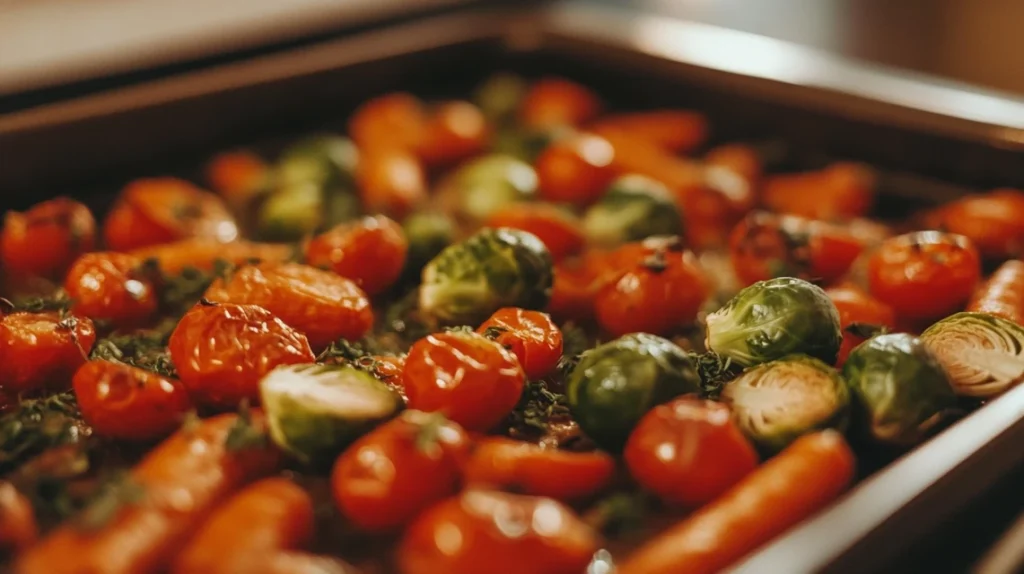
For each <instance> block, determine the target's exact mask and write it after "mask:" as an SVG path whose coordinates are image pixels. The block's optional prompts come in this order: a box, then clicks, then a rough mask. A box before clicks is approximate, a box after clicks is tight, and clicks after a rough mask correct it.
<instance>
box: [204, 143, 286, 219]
mask: <svg viewBox="0 0 1024 574" xmlns="http://www.w3.org/2000/svg"><path fill="white" fill-rule="evenodd" d="M269 175H270V166H268V165H267V163H266V162H265V161H263V159H262V158H261V157H260V156H258V155H256V154H254V153H252V152H248V151H241V150H239V151H230V152H225V153H222V154H219V155H218V156H217V157H215V158H213V160H212V161H211V162H210V164H209V165H208V166H206V180H207V181H209V182H210V187H212V188H213V190H214V191H216V192H217V193H219V194H220V195H221V197H223V198H224V199H225V200H226V201H227V202H228V203H229V204H231V205H234V206H241V205H244V204H245V202H246V201H248V200H249V199H250V198H251V197H252V196H253V194H254V193H255V192H257V191H258V190H259V189H260V188H261V187H263V186H264V185H265V184H266V182H267V178H268V177H269Z"/></svg>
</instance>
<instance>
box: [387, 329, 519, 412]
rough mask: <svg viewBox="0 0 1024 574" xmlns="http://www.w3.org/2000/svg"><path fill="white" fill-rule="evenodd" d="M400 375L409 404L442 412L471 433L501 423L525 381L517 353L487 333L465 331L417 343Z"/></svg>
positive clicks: (435, 335)
mask: <svg viewBox="0 0 1024 574" xmlns="http://www.w3.org/2000/svg"><path fill="white" fill-rule="evenodd" d="M402 379H404V380H405V392H406V394H407V395H408V397H409V408H412V409H418V410H421V411H427V412H435V411H437V412H441V413H443V414H444V415H445V416H447V417H448V418H450V419H452V420H453V421H455V422H457V423H459V424H460V425H462V426H463V427H464V428H465V429H466V430H468V431H488V430H490V429H492V428H493V427H494V426H495V425H497V424H498V423H499V422H501V420H502V419H503V418H504V417H505V416H506V415H507V414H508V413H509V412H511V411H512V409H513V408H514V407H515V406H516V403H518V402H519V396H520V395H521V394H522V392H523V387H524V385H525V374H524V373H523V368H522V367H521V366H520V365H519V361H518V360H517V359H516V357H515V355H513V354H512V353H510V352H509V351H507V350H505V348H504V347H502V346H501V345H499V344H498V343H496V342H494V341H492V340H490V339H488V338H486V337H484V336H483V335H479V334H477V333H468V332H461V331H452V332H448V333H437V334H434V335H428V336H426V337H424V338H422V339H420V340H419V341H417V342H416V343H414V344H413V346H412V348H411V349H409V356H408V357H407V358H406V359H405V369H404V370H403V372H402Z"/></svg>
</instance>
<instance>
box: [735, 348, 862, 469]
mask: <svg viewBox="0 0 1024 574" xmlns="http://www.w3.org/2000/svg"><path fill="white" fill-rule="evenodd" d="M721 400H722V401H723V402H725V403H726V404H728V405H729V406H730V407H731V408H732V413H733V418H734V419H735V420H736V424H737V425H738V426H739V427H740V430H742V431H743V432H744V434H746V435H747V437H748V438H750V440H751V441H752V442H753V443H754V444H756V445H757V446H758V447H759V448H760V449H762V451H765V452H768V453H776V452H778V451H780V450H782V449H783V448H785V447H786V446H787V445H789V443H791V442H793V441H794V440H796V439H797V438H799V437H800V435H803V434H806V433H808V432H811V431H814V430H819V429H823V428H835V429H839V430H844V429H845V428H846V423H847V420H848V418H849V410H850V391H849V389H848V388H847V386H846V383H845V382H844V381H843V379H842V378H841V377H840V376H839V373H838V372H836V370H835V369H833V368H832V367H830V366H828V365H826V364H825V363H822V362H821V361H819V360H818V359H813V358H811V357H808V356H806V355H791V356H789V357H784V358H782V359H779V360H776V361H772V362H770V363H764V364H761V365H757V366H756V367H751V368H749V369H747V370H746V371H744V372H743V373H742V374H741V375H740V376H738V377H736V378H735V379H734V380H732V381H730V382H728V383H726V384H725V386H724V387H723V388H722V394H721Z"/></svg>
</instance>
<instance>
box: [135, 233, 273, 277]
mask: <svg viewBox="0 0 1024 574" xmlns="http://www.w3.org/2000/svg"><path fill="white" fill-rule="evenodd" d="M131 254H132V255H135V256H137V257H139V258H141V259H156V260H157V262H159V264H160V269H161V270H163V271H164V272H165V273H180V272H181V271H182V270H183V269H184V268H186V267H195V268H197V269H202V270H205V271H208V270H211V269H213V266H214V263H215V262H216V261H217V260H223V261H227V262H229V263H235V264H242V263H246V262H247V261H249V260H252V259H259V260H261V261H287V260H288V259H289V258H291V256H292V247H291V246H289V245H283V244H276V243H257V242H253V241H233V242H231V243H217V242H216V241H211V240H208V239H184V240H181V241H175V242H173V243H165V244H163V245H154V246H152V247H144V248H142V249H136V250H134V251H132V252H131Z"/></svg>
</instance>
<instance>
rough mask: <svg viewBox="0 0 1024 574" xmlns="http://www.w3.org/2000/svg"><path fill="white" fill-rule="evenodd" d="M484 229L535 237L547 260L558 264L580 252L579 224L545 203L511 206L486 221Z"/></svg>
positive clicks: (574, 217)
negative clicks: (548, 258)
mask: <svg viewBox="0 0 1024 574" xmlns="http://www.w3.org/2000/svg"><path fill="white" fill-rule="evenodd" d="M485 226H486V227H495V228H497V227H509V228H512V229H519V230H521V231H526V232H528V233H532V234H534V235H536V236H537V239H540V241H541V243H543V244H544V246H545V247H547V248H548V251H549V252H550V253H551V258H552V259H553V260H555V261H561V260H562V259H565V258H566V257H568V256H570V255H575V254H576V253H579V252H580V251H582V250H583V244H584V238H583V230H582V229H581V227H580V222H579V220H578V219H577V218H576V216H574V215H573V214H572V213H570V212H568V211H566V210H564V209H561V208H559V207H556V206H554V205H551V204H549V203H515V204H512V205H509V206H508V207H505V208H502V209H500V210H498V211H496V212H494V213H493V214H491V216H490V217H489V218H488V219H487V223H486V224H485Z"/></svg>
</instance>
